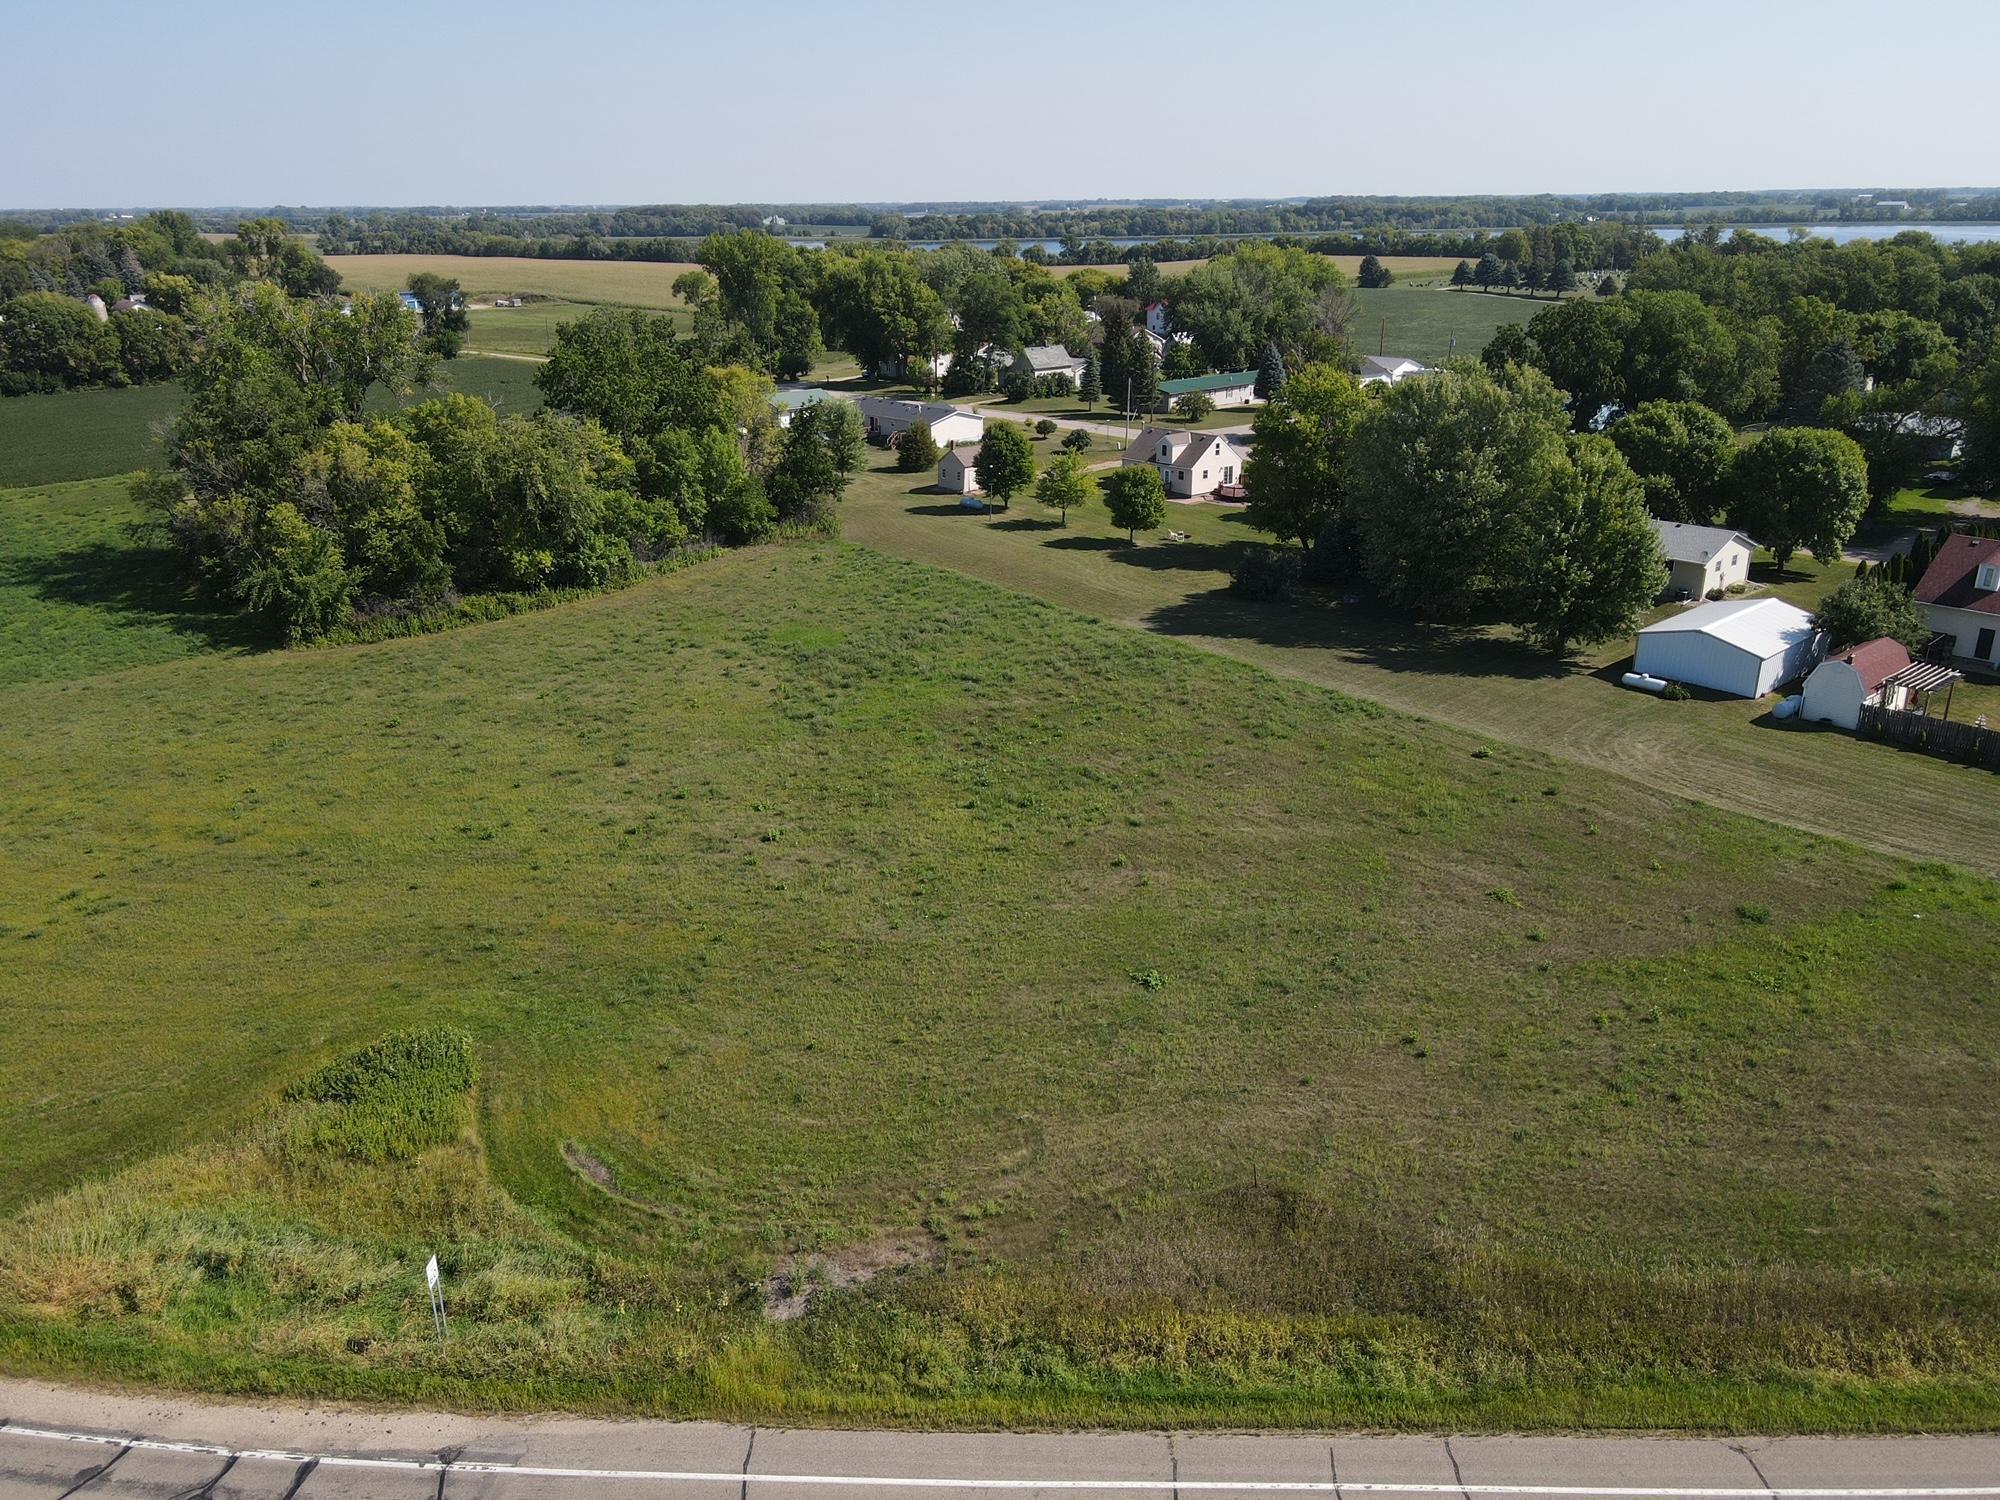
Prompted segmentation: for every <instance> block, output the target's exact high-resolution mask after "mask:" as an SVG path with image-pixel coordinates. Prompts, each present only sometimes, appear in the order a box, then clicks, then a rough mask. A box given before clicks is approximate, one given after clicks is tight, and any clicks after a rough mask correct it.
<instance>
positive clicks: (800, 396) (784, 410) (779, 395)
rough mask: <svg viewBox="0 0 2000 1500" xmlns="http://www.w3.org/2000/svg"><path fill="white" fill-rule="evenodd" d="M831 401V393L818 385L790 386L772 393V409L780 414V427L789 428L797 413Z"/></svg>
mask: <svg viewBox="0 0 2000 1500" xmlns="http://www.w3.org/2000/svg"><path fill="white" fill-rule="evenodd" d="M830 399H831V396H830V393H829V392H827V391H823V390H821V389H820V388H819V387H818V386H816V385H788V386H785V387H784V388H783V389H781V390H776V391H773V392H771V409H772V410H773V411H775V412H776V413H777V414H778V425H779V426H780V427H789V426H791V425H792V417H793V416H794V415H795V414H796V413H798V412H801V411H804V410H805V409H806V408H807V407H808V406H817V405H818V404H819V403H820V402H822V401H826V400H830Z"/></svg>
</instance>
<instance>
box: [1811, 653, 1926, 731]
mask: <svg viewBox="0 0 2000 1500" xmlns="http://www.w3.org/2000/svg"><path fill="white" fill-rule="evenodd" d="M1909 666H1910V653H1909V651H1908V650H1906V649H1905V648H1904V646H1903V643H1902V642H1901V641H1892V640H1888V639H1881V640H1873V641H1863V642H1862V643H1861V644H1860V645H1858V646H1850V647H1848V648H1847V649H1846V650H1845V651H1836V652H1833V653H1832V654H1831V655H1829V656H1828V657H1827V659H1826V660H1825V661H1823V662H1821V663H1820V664H1819V665H1818V666H1816V667H1814V668H1813V669H1812V674H1811V675H1810V676H1809V677H1807V678H1806V686H1805V702H1804V704H1803V705H1802V706H1801V708H1800V711H1799V717H1800V718H1801V719H1803V720H1804V721H1805V722H1806V723H1808V724H1838V725H1839V726H1840V727H1841V728H1843V729H1853V728H1855V727H1857V726H1858V725H1859V724H1860V723H1861V710H1862V708H1863V707H1864V706H1865V705H1871V704H1872V705H1874V706H1876V707H1879V708H1908V707H1909V702H1910V694H1909V690H1908V689H1907V688H1905V687H1904V686H1903V685H1902V683H1900V682H1899V681H1897V677H1898V675H1899V674H1901V673H1904V672H1907V671H1908V670H1909Z"/></svg>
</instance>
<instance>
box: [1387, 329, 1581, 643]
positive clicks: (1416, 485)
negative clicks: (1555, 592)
mask: <svg viewBox="0 0 2000 1500" xmlns="http://www.w3.org/2000/svg"><path fill="white" fill-rule="evenodd" d="M1567 426H1568V420H1567V417H1566V414H1565V413H1564V411H1563V405H1562V393H1561V392H1560V391H1558V390H1556V388H1555V387H1554V386H1553V385H1551V384H1550V383H1549V381H1548V378H1547V377H1546V376H1544V375H1542V374H1541V373H1540V372H1538V371H1535V370H1521V369H1518V368H1510V369H1509V371H1508V372H1507V373H1506V374H1505V375H1504V376H1498V377H1496V376H1493V375H1491V374H1489V373H1488V372H1486V371H1485V370H1483V369H1481V368H1480V367H1479V366H1478V365H1476V364H1470V363H1463V362H1461V363H1459V364H1454V365H1452V366H1450V367H1448V368H1447V369H1445V370H1442V371H1440V372H1438V373H1436V374H1434V375H1427V376H1425V377H1424V378H1423V379H1421V380H1405V381H1400V382H1398V383H1397V384H1395V385H1393V386H1391V387H1390V388H1389V390H1388V392H1387V394H1386V395H1384V396H1383V397H1382V398H1381V400H1380V402H1379V404H1378V405H1377V406H1376V408H1375V410H1374V411H1373V412H1371V413H1370V415H1369V419H1368V420H1367V421H1366V422H1364V423H1363V424H1362V425H1361V427H1360V429H1359V432H1358V433H1357V435H1356V439H1355V443H1354V453H1353V471H1352V482H1351V486H1350V490H1349V504H1348V510H1349V514H1350V515H1351V516H1352V517H1353V520H1354V523H1355V527H1356V530H1357V533H1358V537H1359V541H1360V544H1361V550H1362V557H1363V561H1364V563H1365V565H1366V568H1367V571H1368V573H1369V575H1370V577H1371V578H1373V580H1374V581H1375V583H1376V585H1377V587H1378V588H1380V590H1381V591H1382V593H1383V595H1384V596H1385V597H1386V598H1388V599H1389V600H1390V601H1391V602H1393V603H1395V604H1398V605H1401V606H1403V607H1405V608H1408V609H1412V610H1415V611H1416V612H1418V613H1420V614H1424V615H1428V616H1432V617H1435V618H1442V619H1455V618H1465V617H1467V616H1470V615H1472V614H1475V613H1477V612H1478V611H1479V610H1480V609H1482V608H1484V607H1487V606H1488V605H1489V604H1490V603H1491V602H1492V601H1493V600H1494V599H1495V598H1496V597H1497V596H1498V594H1499V593H1500V592H1501V591H1502V589H1503V588H1504V586H1505V584H1506V581H1507V567H1508V557H1507V543H1508V539H1509V524H1510V518H1511V517H1513V516H1514V515H1515V514H1516V513H1517V512H1518V511H1519V510H1520V509H1521V508H1522V506H1523V504H1524V503H1525V502H1526V500H1527V499H1528V497H1530V496H1532V495H1533V494H1535V493H1536V492H1537V491H1538V490H1539V489H1540V488H1541V487H1542V486H1544V485H1546V484H1547V483H1549V480H1550V475H1551V473H1552V472H1553V470H1554V469H1555V467H1556V466H1557V465H1558V464H1560V463H1561V462H1562V461H1563V458H1564V450H1563V432H1564V429H1565V428H1566V427H1567Z"/></svg>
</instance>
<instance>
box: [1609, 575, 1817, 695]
mask: <svg viewBox="0 0 2000 1500" xmlns="http://www.w3.org/2000/svg"><path fill="white" fill-rule="evenodd" d="M1818 636H1819V632H1818V631H1817V630H1815V629H1814V628H1813V622H1812V616H1811V615H1809V614H1807V613H1806V612H1805V611H1804V610H1802V609H1798V608H1796V607H1794V606H1793V605H1790V604H1787V603H1785V601H1784V600H1782V599H1724V600H1720V601H1718V602H1716V603H1714V604H1697V605H1696V606H1695V607H1694V608H1693V609H1685V610H1680V611H1678V612H1677V613H1675V614H1673V615H1671V616H1669V617H1668V618H1666V619H1664V620H1661V621H1660V622H1659V623H1658V624H1656V625H1648V626H1647V627H1646V628H1645V629H1644V630H1642V631H1640V632H1639V649H1638V653H1637V657H1636V659H1635V660H1634V662H1633V666H1634V667H1635V668H1636V669H1637V670H1639V671H1641V672H1644V673H1646V674H1647V675H1648V676H1651V677H1664V678H1666V679H1667V681H1669V682H1684V683H1687V684H1688V685H1689V686H1691V687H1705V688H1712V689H1714V690H1715V691H1716V692H1718V693H1730V694H1733V695H1734V696H1736V697H1738V698H1761V697H1763V696H1764V695H1765V694H1766V693H1768V692H1771V691H1772V690H1773V689H1775V688H1778V687H1780V686H1782V685H1783V684H1785V683H1787V682H1790V681H1791V680H1792V679H1793V678H1795V677H1797V676H1798V675H1799V674H1800V673H1801V672H1803V671H1805V669H1806V667H1807V665H1808V664H1809V663H1810V662H1811V661H1812V655H1813V648H1814V644H1815V642H1816V641H1817V639H1818Z"/></svg>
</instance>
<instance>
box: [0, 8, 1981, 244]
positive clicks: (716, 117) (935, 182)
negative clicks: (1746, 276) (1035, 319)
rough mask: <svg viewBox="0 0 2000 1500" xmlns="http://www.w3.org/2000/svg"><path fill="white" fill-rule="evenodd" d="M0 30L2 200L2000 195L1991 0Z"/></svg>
mask: <svg viewBox="0 0 2000 1500" xmlns="http://www.w3.org/2000/svg"><path fill="white" fill-rule="evenodd" d="M0 38H4V43H5V50H6V51H7V53H8V54H10V57H11V61H10V64H9V66H8V67H7V69H6V73H7V80H8V93H9V95H10V96H11V97H10V99H9V104H8V108H7V110H6V124H5V126H4V131H5V136H4V139H5V141H6V145H5V148H4V150H0V207H10V208H20V207H56V206H64V207H68V206H93V207H99V206H101V207H114V206H135V205H147V206H153V205H163V204H180V205H207V204H253V205H254V204H271V203H287V204H335V203H367V204H415V203H462V204H478V203H610V202H622V203H656V202H760V201H761V202H772V201H835V202H840V201H855V200H872V201H887V200H909V199H933V200H936V199H975V198H985V199H1033V198H1037V197H1050V198H1054V197H1110V198H1116V197H1196V196H1200V197H1257V196H1289V195H1293V194H1306V193H1335V192H1348V193H1445V192H1504V193H1514V192H1539V191H1553V192H1586V191H1609V190H1616V189H1627V190H1640V189H1660V190H1698V189H1707V188H1757V187H1773V186H1847V185H1853V186H1876V185H1882V186H1930V185H1944V186H1958V185H1973V184H1978V185H1990V184H1993V183H1996V182H2000V131H1996V129H1995V121H1994V117H1993V115H1992V113H1991V110H1992V104H1991V98H1992V68H1993V66H1994V63H1995V61H1996V59H2000V0H1902V3H1899V4H1893V5H1892V4H1884V3H1881V0H1875V3H1869V4H1862V3H1852V0H1732V3H1728V4H1722V3H1716V0H1681V3H1674V0H1650V3H1646V4H1643V5H1641V4H1627V3H1623V0H1602V3H1599V4H1590V3H1583V0H1578V3H1572V4H1564V5H1554V4H1544V3H1541V0H1517V3H1513V4H1509V3H1506V0H1484V3H1479V4H1472V3H1461V0H1425V3H1419V4H1415V5H1401V4H1393V3H1390V0H1368V3H1365V4H1353V3H1349V0H1321V3H1309V0H1211V3H1208V4H1200V5H1197V4H1190V3H1183V0H1152V3H1148V4H1143V5H1136V4H1129V3H1125V4H1117V5H1111V4H1101V3H1096V0H1068V3H1065V4H1045V3H1042V0H1014V3H1011V4H1010V3H1007V0H983V3H980V4H976V5H959V4H954V3H952V0H932V3H929V4H921V5H919V4H901V3H887V0H848V3H841V0H818V3H812V4H803V3H793V0H765V3H762V4H743V3H730V0H712V3H706V4H699V5H691V4H680V3H655V4H643V3H638V0H571V3H569V4H566V5H565V4H559V3H554V4H552V3H544V4H537V5H528V4H520V3H514V0H488V3H484V4H479V5H472V4H443V3H435V4H434V3H426V0H402V3H397V4H390V3H383V0H345V3H343V4H339V5H332V6H329V5H323V4H322V5H311V6H297V7H293V6H288V5H286V4H284V3H282V0H280V3H272V0H259V3H255V4H248V3H234V0H218V3H204V0H186V3H184V4H179V5H169V4H160V3H157V0H149V3H146V4H133V3H122V0H73V3H66V4H58V3H54V0H33V3H31V0H0ZM37 60H39V62H40V63H41V64H42V65H36V63H37Z"/></svg>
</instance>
